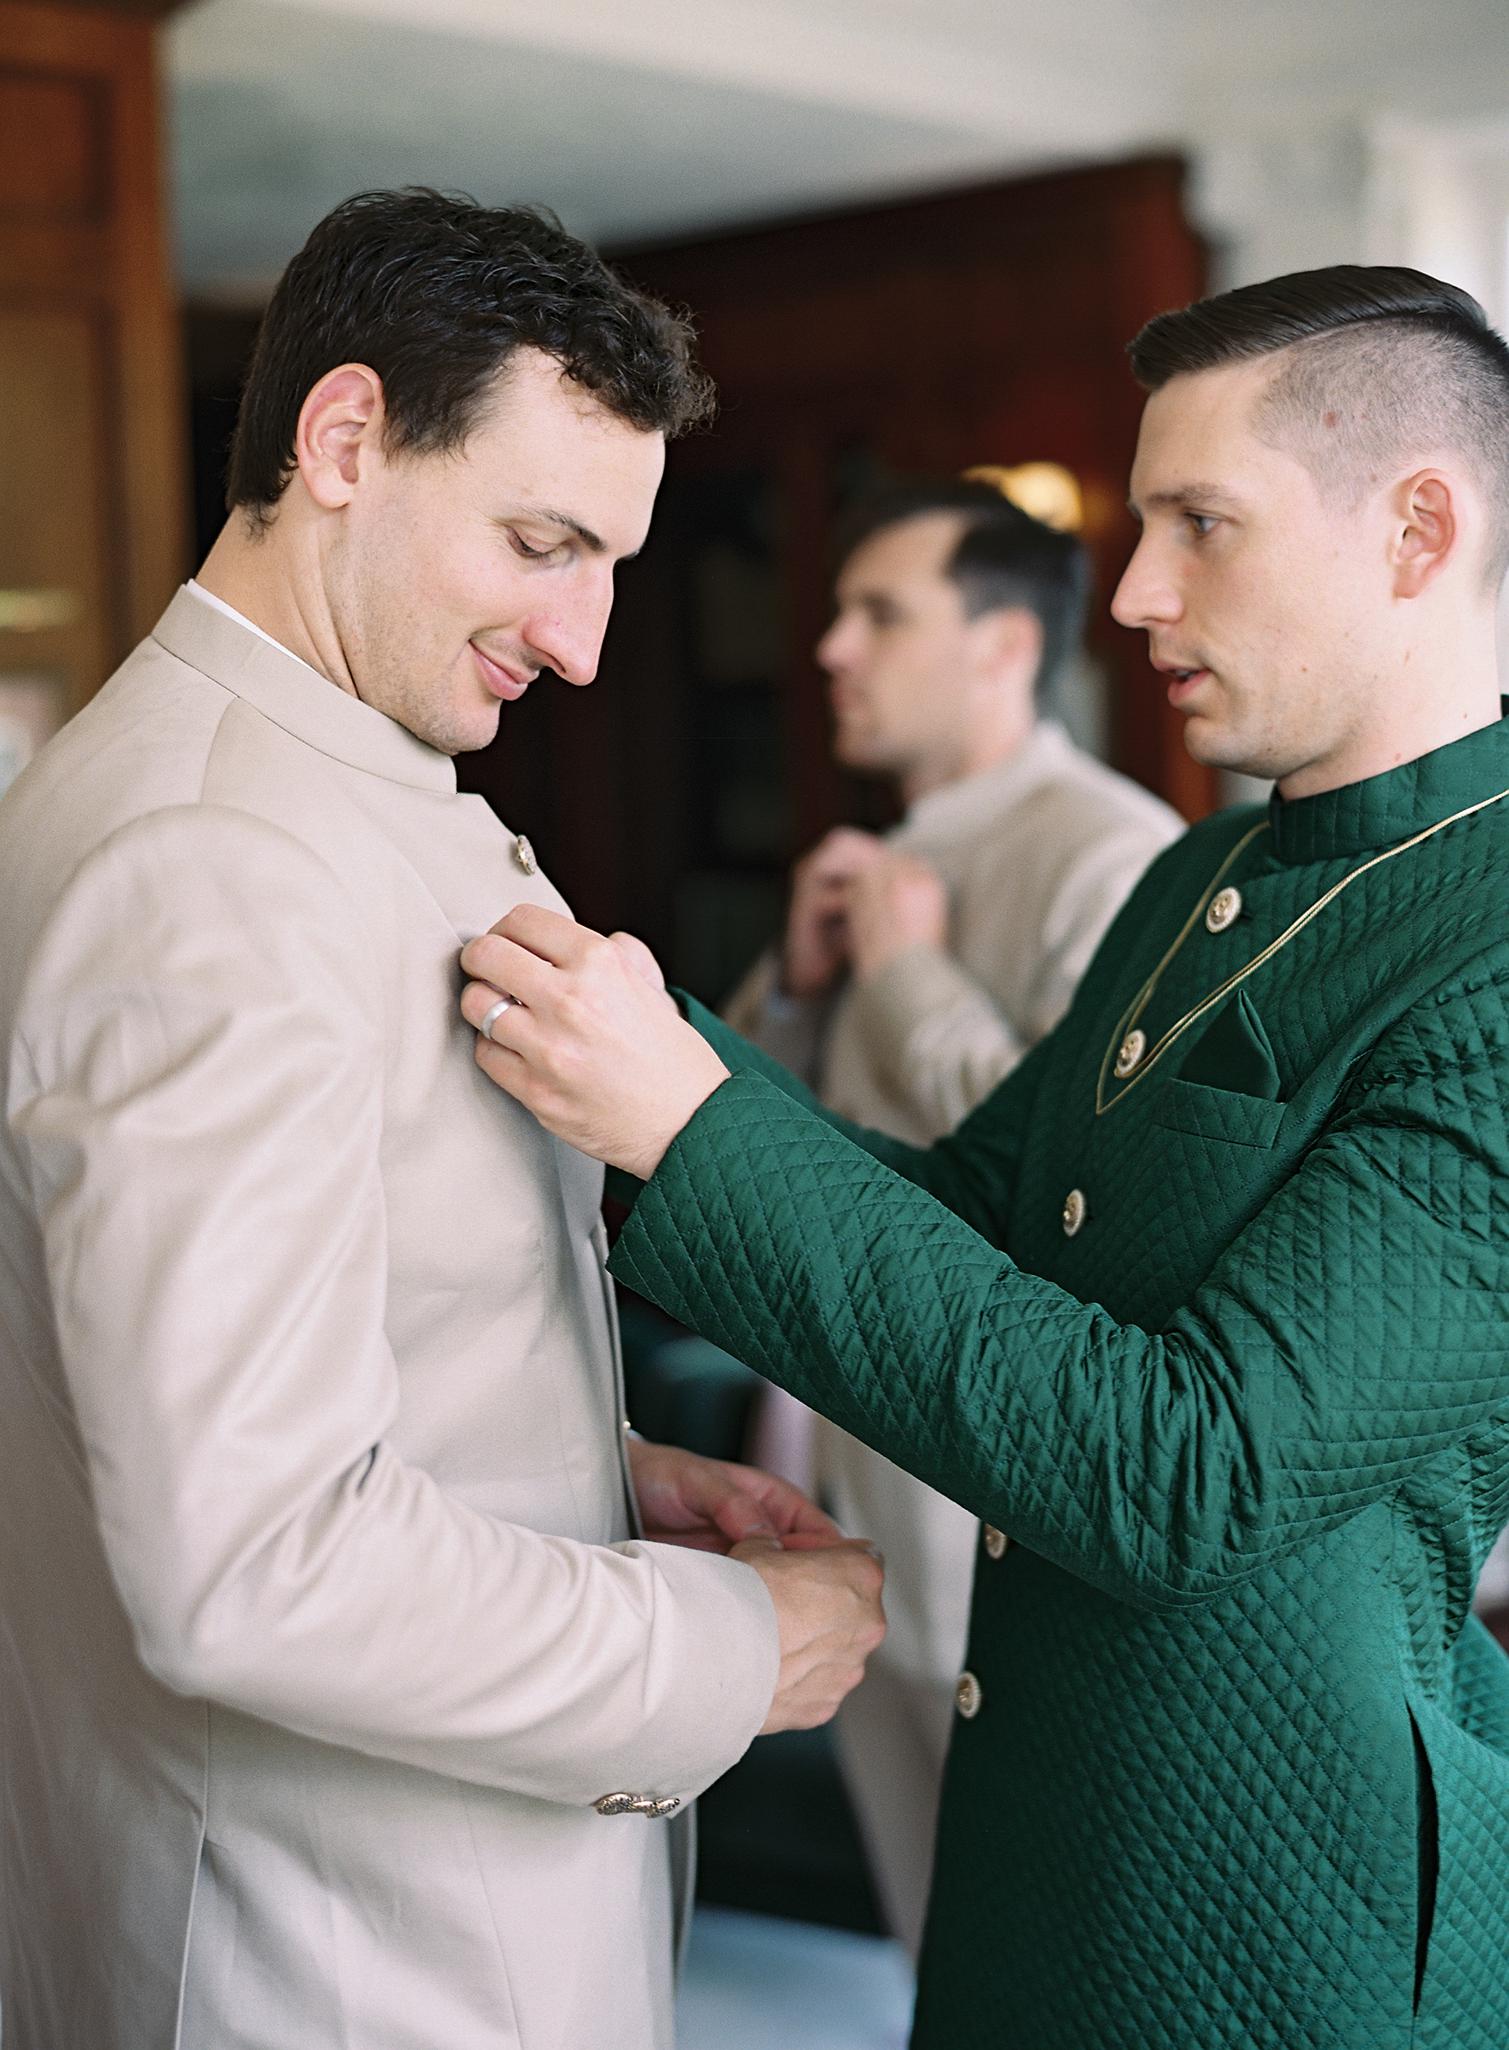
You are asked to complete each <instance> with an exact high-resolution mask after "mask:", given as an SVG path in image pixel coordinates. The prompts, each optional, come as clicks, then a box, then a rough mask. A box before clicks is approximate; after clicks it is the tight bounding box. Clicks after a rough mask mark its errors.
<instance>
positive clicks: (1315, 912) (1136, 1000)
mask: <svg viewBox="0 0 1509 2050" xmlns="http://www.w3.org/2000/svg"><path fill="white" fill-rule="evenodd" d="M1506 797H1509V790H1500V791H1497V792H1495V794H1494V795H1493V796H1492V797H1480V798H1479V799H1478V801H1477V803H1476V804H1469V805H1465V806H1464V807H1463V808H1462V810H1461V811H1454V812H1453V813H1452V814H1451V816H1450V818H1445V819H1437V821H1436V823H1435V824H1434V825H1433V826H1426V827H1424V828H1423V830H1422V831H1420V832H1418V833H1415V834H1413V835H1412V836H1411V837H1410V838H1409V839H1408V840H1401V841H1400V842H1399V845H1398V846H1397V847H1386V848H1385V849H1384V851H1383V852H1382V853H1381V854H1375V855H1373V856H1372V858H1371V859H1370V860H1368V861H1364V862H1363V863H1361V865H1360V866H1359V867H1357V868H1353V869H1348V871H1347V873H1346V874H1345V875H1344V876H1343V877H1342V878H1341V880H1340V881H1339V882H1335V883H1333V884H1332V885H1331V887H1330V889H1329V890H1327V891H1326V892H1325V893H1324V895H1323V896H1320V897H1317V898H1316V900H1315V902H1314V903H1313V904H1312V905H1310V906H1309V908H1308V909H1307V910H1305V911H1302V912H1301V913H1300V915H1299V917H1298V918H1296V919H1295V920H1294V921H1293V923H1292V924H1291V925H1289V926H1287V927H1286V928H1285V929H1284V931H1283V932H1281V933H1280V934H1279V936H1278V938H1277V939H1275V940H1270V941H1269V942H1268V944H1267V946H1266V947H1264V948H1263V950H1262V952H1261V953H1258V954H1254V955H1253V957H1252V959H1251V960H1250V961H1249V962H1247V964H1246V965H1245V967H1242V968H1238V969H1237V970H1236V971H1235V973H1234V974H1231V975H1228V976H1227V978H1226V980H1225V981H1224V982H1222V983H1219V984H1218V985H1217V986H1216V988H1215V989H1213V990H1211V992H1210V993H1209V995H1208V996H1204V997H1202V998H1201V999H1200V1001H1199V1003H1197V1004H1196V1005H1195V1007H1194V1009H1193V1010H1190V1011H1186V1012H1185V1013H1184V1016H1183V1017H1182V1018H1179V1019H1177V1020H1176V1021H1175V1023H1174V1024H1172V1025H1170V1027H1169V1028H1168V1030H1167V1032H1165V1033H1164V1035H1163V1037H1162V1038H1161V1039H1160V1040H1159V1041H1158V1043H1157V1044H1156V1045H1155V1046H1154V1047H1152V1048H1151V1049H1150V1050H1149V1051H1148V1052H1147V1053H1146V1054H1144V1055H1143V1057H1142V1060H1141V1061H1140V1062H1139V1063H1138V1066H1137V1070H1136V1072H1135V1073H1134V1074H1133V1075H1132V1077H1131V1078H1130V1080H1129V1081H1128V1082H1127V1085H1126V1087H1125V1088H1124V1089H1118V1090H1117V1092H1116V1094H1115V1095H1114V1096H1111V1097H1107V1095H1106V1093H1105V1083H1106V1070H1107V1069H1108V1068H1109V1067H1111V1066H1112V1065H1113V1064H1114V1062H1115V1059H1116V1055H1117V1053H1118V1052H1119V1051H1120V1048H1121V1045H1122V1042H1123V1041H1124V1040H1125V1038H1126V1036H1127V1034H1128V1032H1130V1031H1131V1029H1132V1027H1133V1026H1134V1025H1135V1024H1136V1023H1137V1021H1138V1019H1139V1018H1140V1017H1141V1016H1142V1013H1143V1012H1144V1011H1145V1010H1146V1008H1147V1006H1148V1005H1149V1004H1150V1003H1151V1002H1152V999H1153V993H1154V991H1155V990H1156V989H1157V987H1158V984H1159V982H1160V981H1161V980H1162V977H1163V972H1164V970H1165V969H1166V968H1167V967H1168V965H1169V963H1170V962H1171V961H1172V960H1173V958H1174V956H1175V955H1176V954H1177V953H1178V951H1179V949H1180V948H1181V947H1182V946H1183V945H1184V942H1185V941H1186V940H1187V939H1188V938H1189V935H1190V931H1191V928H1192V927H1193V926H1194V924H1195V922H1196V920H1197V919H1199V917H1200V916H1201V914H1202V913H1203V912H1204V910H1205V907H1206V905H1207V904H1208V903H1209V902H1210V900H1211V898H1212V897H1213V896H1214V895H1215V894H1216V891H1217V889H1218V888H1219V887H1220V884H1221V880H1222V878H1223V877H1224V876H1225V874H1226V872H1227V870H1228V869H1229V868H1230V867H1231V865H1232V863H1233V862H1234V861H1235V860H1236V859H1237V857H1238V855H1240V854H1241V853H1243V852H1244V850H1245V849H1246V848H1247V847H1249V846H1250V845H1251V843H1252V842H1253V841H1254V840H1255V839H1256V838H1257V836H1258V834H1259V833H1266V832H1267V831H1268V821H1267V820H1266V819H1263V820H1261V821H1260V822H1259V823H1258V824H1257V825H1255V826H1254V827H1253V828H1252V830H1251V831H1250V832H1247V833H1244V834H1243V835H1242V837H1241V839H1240V840H1238V842H1237V843H1236V845H1235V847H1233V848H1232V850H1231V852H1230V853H1229V854H1228V855H1227V857H1226V859H1225V860H1224V861H1223V862H1222V863H1221V866H1220V867H1219V868H1218V869H1217V870H1216V872H1215V875H1214V876H1213V877H1212V879H1211V881H1210V882H1209V884H1207V886H1206V889H1205V894H1204V895H1203V896H1202V897H1201V899H1200V901H1199V903H1198V904H1196V906H1195V908H1194V910H1193V911H1191V913H1190V914H1189V916H1188V918H1186V919H1185V921H1184V923H1183V925H1182V926H1181V927H1180V928H1179V931H1178V934H1177V936H1176V937H1175V939H1174V942H1173V944H1172V946H1170V948H1169V950H1168V952H1167V953H1166V954H1165V955H1164V957H1163V959H1162V960H1161V961H1160V962H1159V963H1158V966H1157V967H1156V968H1155V969H1154V970H1153V972H1152V974H1151V975H1150V976H1149V977H1148V979H1147V981H1146V982H1145V983H1144V984H1143V985H1142V987H1141V989H1140V990H1138V992H1137V994H1136V996H1134V997H1133V999H1132V1001H1131V1003H1130V1004H1129V1005H1128V1007H1127V1009H1126V1010H1125V1011H1123V1013H1122V1015H1121V1023H1120V1024H1119V1025H1118V1026H1117V1028H1116V1031H1115V1033H1114V1034H1113V1036H1112V1039H1111V1043H1110V1045H1109V1046H1108V1047H1107V1048H1106V1050H1105V1053H1104V1054H1103V1055H1102V1057H1101V1062H1100V1073H1099V1074H1098V1075H1097V1077H1096V1079H1095V1115H1096V1116H1097V1117H1104V1116H1105V1114H1106V1112H1107V1111H1108V1110H1112V1109H1114V1108H1115V1106H1116V1105H1117V1104H1118V1103H1120V1101H1121V1099H1122V1098H1123V1097H1124V1096H1128V1095H1130V1093H1131V1092H1132V1090H1134V1089H1135V1088H1136V1087H1137V1084H1138V1083H1139V1082H1140V1081H1141V1080H1142V1079H1143V1077H1144V1076H1145V1075H1147V1074H1148V1073H1149V1072H1150V1071H1151V1069H1152V1068H1153V1067H1154V1065H1155V1064H1156V1063H1157V1062H1158V1061H1159V1060H1161V1059H1162V1057H1163V1055H1164V1054H1165V1053H1167V1051H1168V1049H1169V1048H1170V1047H1171V1046H1172V1045H1173V1044H1174V1041H1175V1040H1176V1039H1179V1038H1181V1037H1182V1036H1183V1034H1184V1033H1185V1032H1187V1031H1188V1030H1189V1028H1190V1026H1191V1025H1193V1024H1194V1023H1195V1022H1196V1020H1197V1019H1200V1018H1203V1017H1204V1016H1205V1013H1206V1012H1207V1011H1208V1010H1210V1009H1211V1007H1212V1006H1213V1005H1215V1004H1218V1003H1220V1001H1221V999H1222V998H1223V997H1226V996H1229V995H1230V994H1231V992H1232V991H1233V990H1234V989H1235V988H1236V987H1237V985H1238V983H1241V982H1245V981H1246V980H1247V978H1248V976H1249V975H1252V974H1255V973H1256V971H1257V970H1258V969H1259V968H1261V967H1262V966H1263V964H1264V962H1265V961H1271V960H1272V959H1273V957H1274V955H1275V954H1276V953H1278V952H1279V951H1280V949H1281V948H1283V947H1287V946H1288V944H1289V942H1290V940H1292V939H1293V938H1294V936H1295V934H1296V933H1300V932H1303V930H1304V929H1305V927H1306V926H1307V925H1308V924H1309V923H1310V921H1311V919H1312V918H1319V916H1320V914H1321V912H1322V911H1324V910H1325V908H1326V906H1327V905H1328V904H1331V903H1334V902H1335V900H1336V899H1337V898H1338V897H1339V896H1340V895H1341V893H1342V891H1343V890H1345V889H1346V888H1347V887H1348V886H1349V885H1350V884H1352V883H1355V882H1356V881H1357V879H1358V877H1359V876H1365V875H1366V874H1367V873H1368V870H1369V869H1374V868H1378V867H1380V866H1381V865H1382V863H1384V862H1385V861H1392V860H1393V858H1394V856H1395V855H1396V854H1408V852H1409V850H1410V849H1411V848H1412V847H1418V846H1419V845H1420V843H1421V841H1422V840H1429V839H1431V838H1432V837H1433V835H1435V834H1436V833H1444V832H1445V830H1446V828H1447V827H1448V826H1454V825H1456V824H1457V822H1458V820H1460V819H1470V818H1471V817H1472V815H1473V814H1474V812H1480V811H1486V810H1487V809H1488V807H1489V806H1490V805H1492V804H1499V803H1501V802H1502V801H1503V799H1504V798H1506Z"/></svg>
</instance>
